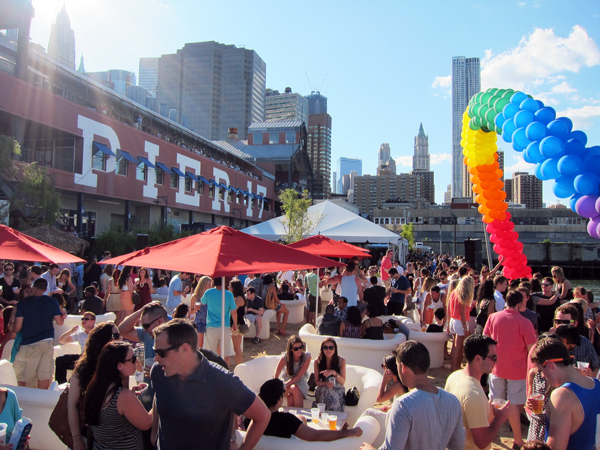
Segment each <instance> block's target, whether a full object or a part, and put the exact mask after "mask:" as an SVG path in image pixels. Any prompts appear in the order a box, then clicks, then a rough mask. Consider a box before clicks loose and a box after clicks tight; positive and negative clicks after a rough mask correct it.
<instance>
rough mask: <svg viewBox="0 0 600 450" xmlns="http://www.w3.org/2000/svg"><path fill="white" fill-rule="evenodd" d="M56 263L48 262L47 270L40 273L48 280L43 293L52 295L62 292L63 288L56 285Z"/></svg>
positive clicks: (57, 269) (57, 268) (57, 270)
mask: <svg viewBox="0 0 600 450" xmlns="http://www.w3.org/2000/svg"><path fill="white" fill-rule="evenodd" d="M59 270H60V269H59V267H58V264H54V263H53V264H50V265H49V266H48V271H47V272H44V273H43V274H42V278H43V279H44V280H46V281H47V282H48V287H47V288H46V292H44V295H49V296H52V295H54V294H62V293H63V290H62V289H60V288H58V287H57V286H56V277H57V276H58V272H59Z"/></svg>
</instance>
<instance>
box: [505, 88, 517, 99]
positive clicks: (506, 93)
mask: <svg viewBox="0 0 600 450" xmlns="http://www.w3.org/2000/svg"><path fill="white" fill-rule="evenodd" d="M514 93H515V91H513V90H512V89H509V90H507V91H506V92H505V93H504V95H503V96H502V98H507V99H509V100H510V98H511V97H512V96H513V94H514Z"/></svg>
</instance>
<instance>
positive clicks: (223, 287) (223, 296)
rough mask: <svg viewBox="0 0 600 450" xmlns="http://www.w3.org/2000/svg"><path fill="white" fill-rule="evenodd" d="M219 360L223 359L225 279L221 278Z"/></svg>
mask: <svg viewBox="0 0 600 450" xmlns="http://www.w3.org/2000/svg"><path fill="white" fill-rule="evenodd" d="M221 358H223V359H225V277H221Z"/></svg>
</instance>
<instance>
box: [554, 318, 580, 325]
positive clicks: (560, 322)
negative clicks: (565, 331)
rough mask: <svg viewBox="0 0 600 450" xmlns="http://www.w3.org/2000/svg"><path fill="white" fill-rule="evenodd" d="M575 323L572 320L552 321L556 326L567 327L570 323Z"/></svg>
mask: <svg viewBox="0 0 600 450" xmlns="http://www.w3.org/2000/svg"><path fill="white" fill-rule="evenodd" d="M573 322H575V321H574V320H567V319H554V323H555V324H557V325H569V324H570V323H573Z"/></svg>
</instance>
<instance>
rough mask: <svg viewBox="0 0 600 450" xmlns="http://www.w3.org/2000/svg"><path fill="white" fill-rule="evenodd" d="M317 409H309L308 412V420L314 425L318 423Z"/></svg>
mask: <svg viewBox="0 0 600 450" xmlns="http://www.w3.org/2000/svg"><path fill="white" fill-rule="evenodd" d="M319 412H320V410H319V408H311V410H310V418H311V419H312V421H313V422H314V423H319Z"/></svg>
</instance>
